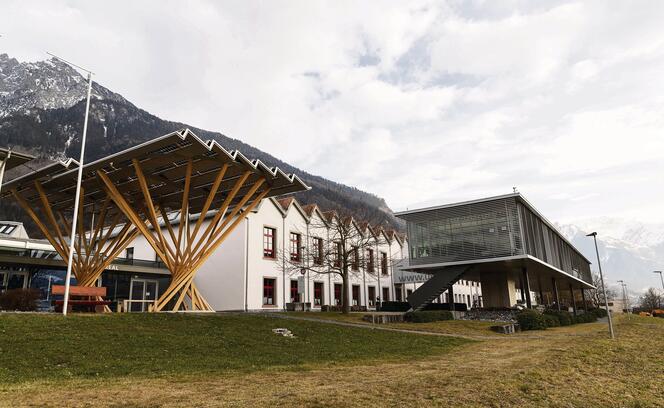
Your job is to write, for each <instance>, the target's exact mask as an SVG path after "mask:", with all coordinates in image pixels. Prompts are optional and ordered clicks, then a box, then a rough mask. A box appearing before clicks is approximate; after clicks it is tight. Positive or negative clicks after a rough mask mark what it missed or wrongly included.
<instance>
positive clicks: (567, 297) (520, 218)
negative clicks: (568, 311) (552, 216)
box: [396, 193, 593, 310]
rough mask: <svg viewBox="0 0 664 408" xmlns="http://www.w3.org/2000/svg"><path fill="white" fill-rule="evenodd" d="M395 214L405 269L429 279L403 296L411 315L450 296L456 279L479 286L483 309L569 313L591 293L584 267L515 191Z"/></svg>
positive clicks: (587, 263) (572, 249)
mask: <svg viewBox="0 0 664 408" xmlns="http://www.w3.org/2000/svg"><path fill="white" fill-rule="evenodd" d="M396 215H397V216H398V217H400V218H402V219H404V220H405V221H406V223H407V235H408V242H409V256H408V265H407V267H405V268H404V269H406V270H408V271H411V272H417V273H423V274H429V275H430V276H431V278H430V279H428V280H427V281H426V282H425V283H423V284H422V285H421V286H419V287H418V288H417V290H416V291H414V292H413V294H412V295H411V296H410V297H409V298H408V301H409V303H410V304H411V306H412V307H413V308H415V309H418V308H421V307H423V306H424V305H426V304H427V303H430V302H432V301H434V300H435V299H437V298H439V296H440V295H441V294H443V293H444V292H446V291H447V292H448V293H449V294H451V297H452V298H454V297H455V294H454V284H455V283H457V282H458V281H460V280H461V281H464V280H467V281H473V282H480V284H481V287H482V300H483V302H482V305H483V306H484V307H496V308H510V307H514V306H516V305H517V304H518V303H521V304H523V305H524V306H526V307H532V306H533V305H534V304H543V305H547V306H555V307H561V306H562V307H570V308H572V309H573V310H576V305H577V304H579V305H580V304H585V292H584V289H590V288H593V286H592V279H591V274H590V261H589V260H588V259H586V258H585V257H584V256H583V255H582V254H581V252H579V251H578V250H577V249H576V248H575V247H574V246H573V245H572V244H571V243H570V242H569V241H568V240H567V239H566V238H565V237H564V236H563V235H562V234H561V233H560V232H559V231H558V230H557V229H556V228H555V227H554V226H553V224H551V223H550V222H549V221H548V220H547V219H546V218H545V217H544V216H542V215H541V213H540V212H539V211H538V210H537V209H536V208H535V207H534V206H533V205H532V204H530V203H529V202H528V201H527V200H526V199H525V198H524V197H523V196H522V195H521V194H520V193H514V194H508V195H503V196H498V197H490V198H485V199H480V200H473V201H466V202H461V203H454V204H446V205H441V206H436V207H429V208H422V209H415V210H409V211H403V212H400V213H397V214H396ZM450 289H451V290H450ZM533 294H535V296H533ZM519 298H520V299H519Z"/></svg>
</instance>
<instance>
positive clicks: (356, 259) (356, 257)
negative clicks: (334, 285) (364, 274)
mask: <svg viewBox="0 0 664 408" xmlns="http://www.w3.org/2000/svg"><path fill="white" fill-rule="evenodd" d="M351 253H352V255H353V258H352V261H351V264H350V266H351V268H352V269H353V270H354V271H357V270H359V269H360V249H359V248H358V247H357V246H354V245H353V247H352V252H351Z"/></svg>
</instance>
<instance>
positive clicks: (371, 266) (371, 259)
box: [367, 248, 374, 273]
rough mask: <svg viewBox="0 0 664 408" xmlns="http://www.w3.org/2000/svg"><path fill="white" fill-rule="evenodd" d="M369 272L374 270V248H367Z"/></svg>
mask: <svg viewBox="0 0 664 408" xmlns="http://www.w3.org/2000/svg"><path fill="white" fill-rule="evenodd" d="M367 272H371V273H373V272H374V251H373V249H371V248H369V249H367Z"/></svg>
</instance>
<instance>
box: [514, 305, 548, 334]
mask: <svg viewBox="0 0 664 408" xmlns="http://www.w3.org/2000/svg"><path fill="white" fill-rule="evenodd" d="M516 320H517V321H518V322H519V327H520V328H521V330H544V329H546V319H545V318H544V315H543V314H541V313H540V312H538V311H536V310H530V309H526V310H523V311H521V312H520V313H519V314H517V315H516Z"/></svg>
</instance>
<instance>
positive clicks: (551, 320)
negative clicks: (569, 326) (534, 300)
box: [542, 314, 560, 327]
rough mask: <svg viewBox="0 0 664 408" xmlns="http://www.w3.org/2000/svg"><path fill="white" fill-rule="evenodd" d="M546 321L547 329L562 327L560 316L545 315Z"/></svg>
mask: <svg viewBox="0 0 664 408" xmlns="http://www.w3.org/2000/svg"><path fill="white" fill-rule="evenodd" d="M542 316H544V320H545V321H546V327H558V326H560V320H559V319H558V316H554V315H550V314H544V315H542Z"/></svg>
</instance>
